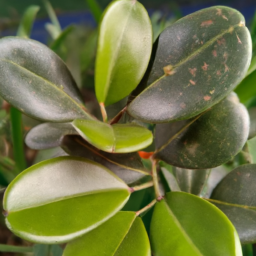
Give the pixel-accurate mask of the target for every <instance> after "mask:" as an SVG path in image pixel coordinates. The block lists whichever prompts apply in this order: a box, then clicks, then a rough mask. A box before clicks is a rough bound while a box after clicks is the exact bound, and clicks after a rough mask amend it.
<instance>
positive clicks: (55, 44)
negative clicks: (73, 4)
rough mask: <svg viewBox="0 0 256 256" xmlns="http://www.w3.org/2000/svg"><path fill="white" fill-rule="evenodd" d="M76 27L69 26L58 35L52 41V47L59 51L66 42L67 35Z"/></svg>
mask: <svg viewBox="0 0 256 256" xmlns="http://www.w3.org/2000/svg"><path fill="white" fill-rule="evenodd" d="M73 29H74V26H72V25H71V26H68V27H66V28H65V29H64V30H63V31H62V32H61V33H60V34H59V35H58V37H57V38H56V39H55V40H54V41H53V42H52V43H51V45H50V47H51V49H52V50H53V51H55V52H56V51H58V50H59V48H60V47H61V46H62V45H63V43H64V42H65V40H66V38H67V36H68V35H69V34H70V32H72V30H73Z"/></svg>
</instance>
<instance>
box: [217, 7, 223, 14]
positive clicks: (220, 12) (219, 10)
mask: <svg viewBox="0 0 256 256" xmlns="http://www.w3.org/2000/svg"><path fill="white" fill-rule="evenodd" d="M216 15H219V16H220V15H222V11H221V9H219V8H217V12H216Z"/></svg>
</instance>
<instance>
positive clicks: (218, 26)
mask: <svg viewBox="0 0 256 256" xmlns="http://www.w3.org/2000/svg"><path fill="white" fill-rule="evenodd" d="M244 24H245V23H244V17H243V16H242V15H241V13H239V12H238V11H236V10H234V9H231V8H228V7H223V6H217V7H210V8H207V9H203V10H201V11H198V12H195V13H193V14H191V15H188V16H186V17H184V18H182V19H180V20H178V21H177V22H175V23H174V24H173V25H171V26H169V27H168V28H167V29H165V30H164V32H162V34H161V35H160V37H159V41H158V48H157V53H156V58H155V62H154V65H153V68H152V71H151V75H150V77H149V80H148V85H149V87H147V89H146V90H144V91H143V92H142V93H141V94H140V95H139V96H138V97H137V98H135V99H134V100H133V101H132V103H131V104H130V105H129V107H128V112H129V113H130V114H131V115H132V116H133V117H134V118H136V119H140V120H142V121H147V122H152V123H162V122H168V121H172V120H183V119H188V118H191V117H193V116H196V115H198V114H200V113H201V112H203V111H204V110H206V109H208V108H209V107H211V106H213V105H215V104H216V103H218V102H219V101H220V100H222V99H223V98H224V97H225V96H227V95H228V94H229V93H230V92H231V91H232V90H233V89H234V88H235V86H236V85H237V84H238V83H239V82H240V81H241V80H242V78H243V77H244V75H245V74H246V71H247V69H248V67H249V65H250V60H251V54H252V46H251V37H250V33H249V31H248V29H247V28H246V27H245V26H244Z"/></svg>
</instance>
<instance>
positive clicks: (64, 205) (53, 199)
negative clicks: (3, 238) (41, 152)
mask: <svg viewBox="0 0 256 256" xmlns="http://www.w3.org/2000/svg"><path fill="white" fill-rule="evenodd" d="M129 195H130V192H129V188H128V187H127V186H126V184H125V183H123V182H122V181H121V180H119V178H118V177H117V176H115V175H114V174H112V173H111V172H110V171H109V170H108V169H106V168H105V167H103V166H101V165H99V164H96V163H94V162H91V161H89V160H85V159H80V158H72V157H59V158H54V159H51V160H46V161H43V162H41V163H39V164H36V165H34V166H32V167H30V168H28V169H27V170H26V171H24V172H22V173H21V174H20V175H18V176H17V177H16V178H15V180H14V181H13V182H12V183H11V184H10V185H9V187H8V188H7V190H6V192H5V196H4V203H3V204H4V210H5V216H6V224H7V226H8V228H9V229H10V230H11V231H12V232H13V233H14V234H16V235H18V236H20V237H22V238H23V239H26V240H28V241H32V242H36V243H51V244H55V243H63V242H67V241H70V240H72V239H74V238H76V237H79V236H81V235H83V234H85V233H86V232H89V231H90V230H92V229H94V228H96V227H97V226H99V225H101V224H102V223H103V222H105V221H106V220H108V219H109V218H110V217H112V216H113V215H114V214H115V213H116V212H117V211H119V210H120V209H121V208H122V207H123V206H124V204H125V203H126V201H127V200H128V198H129Z"/></svg>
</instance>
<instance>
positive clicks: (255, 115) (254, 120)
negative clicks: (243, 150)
mask: <svg viewBox="0 0 256 256" xmlns="http://www.w3.org/2000/svg"><path fill="white" fill-rule="evenodd" d="M248 112H249V116H250V133H249V138H250V139H251V138H253V137H255V136H256V107H253V108H250V109H249V110H248Z"/></svg>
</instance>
